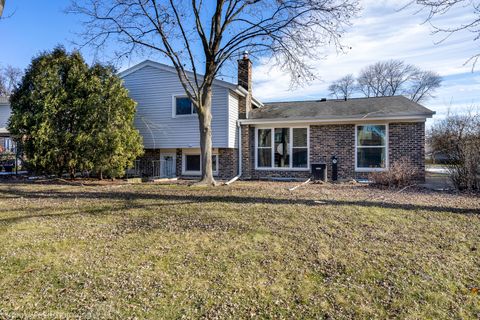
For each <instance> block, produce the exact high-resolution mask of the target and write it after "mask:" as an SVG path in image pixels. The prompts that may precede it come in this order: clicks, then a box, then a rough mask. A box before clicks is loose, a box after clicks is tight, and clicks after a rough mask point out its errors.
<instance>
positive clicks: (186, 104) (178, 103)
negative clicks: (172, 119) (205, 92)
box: [173, 96, 197, 116]
mask: <svg viewBox="0 0 480 320" xmlns="http://www.w3.org/2000/svg"><path fill="white" fill-rule="evenodd" d="M173 105H174V111H175V112H174V115H175V116H186V115H192V114H196V113H197V111H196V110H195V107H194V106H193V104H192V101H191V100H190V98H188V97H182V96H175V97H174V98H173Z"/></svg>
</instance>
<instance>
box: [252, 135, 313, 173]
mask: <svg viewBox="0 0 480 320" xmlns="http://www.w3.org/2000/svg"><path fill="white" fill-rule="evenodd" d="M256 167H257V168H260V169H308V128H265V129H263V128H258V129H257V131H256Z"/></svg>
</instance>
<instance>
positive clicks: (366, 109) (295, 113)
mask: <svg viewBox="0 0 480 320" xmlns="http://www.w3.org/2000/svg"><path fill="white" fill-rule="evenodd" d="M433 114H435V112H434V111H432V110H430V109H427V108H425V107H424V106H422V105H420V104H418V103H416V102H413V101H411V100H410V99H407V98H406V97H404V96H393V97H375V98H352V99H349V100H347V101H345V100H337V99H334V100H326V101H321V100H314V101H291V102H269V103H264V107H262V108H257V109H254V110H253V111H252V112H251V113H250V114H249V119H251V120H254V119H259V120H282V119H285V120H315V119H318V120H337V119H338V120H348V119H375V118H380V119H381V118H395V117H412V116H414V117H417V116H418V117H420V118H430V117H432V115H433Z"/></svg>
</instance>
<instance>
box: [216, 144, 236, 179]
mask: <svg viewBox="0 0 480 320" xmlns="http://www.w3.org/2000/svg"><path fill="white" fill-rule="evenodd" d="M237 174H238V149H233V148H221V149H218V178H220V179H223V180H229V179H231V178H233V177H235V176H236V175H237Z"/></svg>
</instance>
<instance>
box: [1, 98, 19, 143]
mask: <svg viewBox="0 0 480 320" xmlns="http://www.w3.org/2000/svg"><path fill="white" fill-rule="evenodd" d="M8 118H10V102H9V100H8V97H2V96H0V152H3V151H13V150H14V148H15V145H14V143H13V141H12V139H11V136H10V133H9V132H8V130H7V124H8Z"/></svg>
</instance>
